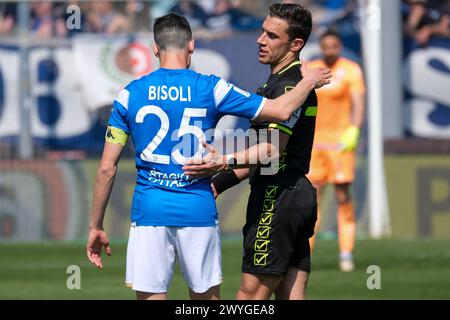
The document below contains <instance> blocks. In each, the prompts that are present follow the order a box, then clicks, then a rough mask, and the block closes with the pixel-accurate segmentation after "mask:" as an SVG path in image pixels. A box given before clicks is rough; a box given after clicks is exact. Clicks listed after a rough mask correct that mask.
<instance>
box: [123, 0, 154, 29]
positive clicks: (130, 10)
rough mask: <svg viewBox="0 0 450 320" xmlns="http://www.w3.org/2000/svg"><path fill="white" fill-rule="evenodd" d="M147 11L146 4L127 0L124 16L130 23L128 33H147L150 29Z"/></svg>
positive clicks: (135, 0) (136, 0)
mask: <svg viewBox="0 0 450 320" xmlns="http://www.w3.org/2000/svg"><path fill="white" fill-rule="evenodd" d="M149 11H150V9H149V6H148V2H146V1H138V0H127V2H126V3H125V14H126V16H127V18H128V20H129V21H130V31H132V32H138V31H149V30H150V29H151V25H150V15H149Z"/></svg>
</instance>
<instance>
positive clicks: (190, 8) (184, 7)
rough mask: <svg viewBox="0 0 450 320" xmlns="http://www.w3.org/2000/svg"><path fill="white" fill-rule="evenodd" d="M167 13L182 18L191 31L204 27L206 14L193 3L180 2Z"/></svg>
mask: <svg viewBox="0 0 450 320" xmlns="http://www.w3.org/2000/svg"><path fill="white" fill-rule="evenodd" d="M169 11H170V12H173V13H176V14H179V15H181V16H184V17H185V18H186V19H187V20H188V22H189V24H190V25H191V28H192V29H193V30H195V29H202V28H204V27H205V23H206V18H207V14H206V12H205V11H204V10H203V8H202V7H201V6H199V5H198V4H197V3H196V2H195V1H192V0H181V1H179V2H178V3H177V4H176V5H174V6H173V7H172V8H171V9H170V10H169Z"/></svg>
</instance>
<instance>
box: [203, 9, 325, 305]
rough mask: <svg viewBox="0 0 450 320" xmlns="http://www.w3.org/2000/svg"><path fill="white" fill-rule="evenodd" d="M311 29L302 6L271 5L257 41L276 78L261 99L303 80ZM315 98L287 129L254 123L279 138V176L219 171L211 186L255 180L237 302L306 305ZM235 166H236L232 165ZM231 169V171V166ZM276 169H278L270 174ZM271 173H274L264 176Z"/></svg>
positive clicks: (218, 189) (313, 215)
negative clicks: (274, 301)
mask: <svg viewBox="0 0 450 320" xmlns="http://www.w3.org/2000/svg"><path fill="white" fill-rule="evenodd" d="M311 29H312V20H311V13H310V12H309V10H307V9H305V8H304V7H302V6H301V5H297V4H279V3H276V4H273V5H272V6H271V7H270V13H269V15H268V17H267V18H266V19H265V21H264V23H263V25H262V34H261V36H260V37H259V38H258V40H257V43H258V45H259V48H260V49H259V52H258V60H259V61H260V62H261V63H263V64H267V65H270V68H271V74H270V76H269V78H268V80H267V81H266V83H264V84H263V85H262V86H261V87H259V88H258V90H257V93H258V94H260V95H262V96H264V97H267V98H271V99H274V98H277V97H278V96H280V95H282V94H284V93H286V92H287V91H289V90H290V89H292V88H293V87H294V86H295V85H296V84H297V83H298V82H299V81H300V80H301V79H302V76H301V73H300V61H299V54H300V51H301V49H302V48H303V47H304V45H305V44H306V42H307V40H308V38H309V35H310V33H311ZM316 114H317V97H316V94H315V92H314V90H312V91H311V93H310V94H309V96H308V97H307V98H306V100H305V102H304V103H303V104H302V105H301V106H300V105H299V109H298V110H297V111H296V112H295V113H294V114H293V115H292V116H291V118H290V119H289V120H287V121H285V122H282V123H275V122H272V123H271V122H264V123H256V122H253V123H252V128H254V129H256V131H257V132H259V129H268V130H279V137H280V143H279V154H280V157H279V160H278V164H277V165H276V168H275V172H276V173H275V174H269V175H267V174H264V172H265V171H266V170H262V168H261V166H259V167H256V168H252V169H248V168H241V169H235V170H227V171H221V172H220V173H219V174H217V175H215V176H214V177H213V179H212V184H213V186H214V188H213V190H214V191H215V193H216V195H218V194H220V193H222V192H224V191H225V190H226V189H229V188H231V187H233V186H234V185H236V184H238V183H239V182H241V181H242V180H244V179H246V178H248V177H249V178H250V181H251V193H250V197H249V202H248V207H247V216H246V223H245V226H244V228H243V234H244V256H243V262H242V280H241V286H240V289H239V291H238V293H237V295H236V298H237V299H269V298H270V296H271V295H272V294H273V293H275V296H276V298H277V299H304V298H305V296H306V286H307V282H308V276H309V272H310V247H309V241H308V239H309V238H310V237H311V236H312V235H313V233H314V225H315V222H316V220H317V201H316V200H317V198H316V190H315V189H314V187H313V186H312V185H311V183H310V182H309V180H308V179H307V178H306V176H305V175H306V173H308V171H309V162H310V159H311V149H312V145H313V139H314V129H315V118H316ZM231 160H235V161H236V159H231ZM227 161H228V168H230V167H231V166H232V165H233V161H230V159H229V158H227ZM272 168H273V166H272ZM264 169H268V168H264Z"/></svg>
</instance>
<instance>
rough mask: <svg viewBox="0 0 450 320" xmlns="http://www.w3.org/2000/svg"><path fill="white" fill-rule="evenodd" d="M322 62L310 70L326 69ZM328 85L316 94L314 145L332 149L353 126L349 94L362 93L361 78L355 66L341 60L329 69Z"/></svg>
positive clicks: (357, 67)
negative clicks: (316, 109)
mask: <svg viewBox="0 0 450 320" xmlns="http://www.w3.org/2000/svg"><path fill="white" fill-rule="evenodd" d="M325 66H326V65H325V63H324V62H323V61H322V60H314V61H312V62H311V63H310V67H312V68H316V67H325ZM331 73H332V78H331V83H330V84H329V85H327V86H324V87H322V88H320V89H318V90H316V93H317V98H318V102H319V103H318V104H319V107H318V113H317V118H316V133H315V135H314V144H315V145H317V146H318V147H320V145H325V146H327V145H334V144H336V143H338V141H339V138H340V137H341V135H342V134H343V133H344V131H345V130H346V129H347V128H348V127H350V126H351V125H352V98H351V94H352V93H353V92H355V93H364V92H365V86H364V78H363V74H362V71H361V68H360V67H359V65H358V64H357V63H356V62H353V61H351V60H349V59H346V58H343V57H340V58H339V59H338V60H337V61H336V63H335V64H334V65H333V67H332V68H331Z"/></svg>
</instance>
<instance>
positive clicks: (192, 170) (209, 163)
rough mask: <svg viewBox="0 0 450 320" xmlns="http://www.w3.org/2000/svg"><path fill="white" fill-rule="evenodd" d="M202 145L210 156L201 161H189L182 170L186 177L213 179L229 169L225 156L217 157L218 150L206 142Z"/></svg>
mask: <svg viewBox="0 0 450 320" xmlns="http://www.w3.org/2000/svg"><path fill="white" fill-rule="evenodd" d="M202 144H203V147H204V148H205V149H206V150H207V151H208V154H207V155H206V156H205V157H203V158H201V159H192V160H188V161H187V162H186V163H185V165H184V166H183V168H182V169H183V171H184V174H185V175H187V176H189V177H191V178H194V179H197V178H205V177H211V176H212V175H214V174H215V173H217V172H218V171H220V170H223V169H225V168H226V167H227V163H226V160H225V156H224V155H217V152H216V149H215V148H214V147H213V146H211V145H209V144H207V143H206V142H205V141H202Z"/></svg>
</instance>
